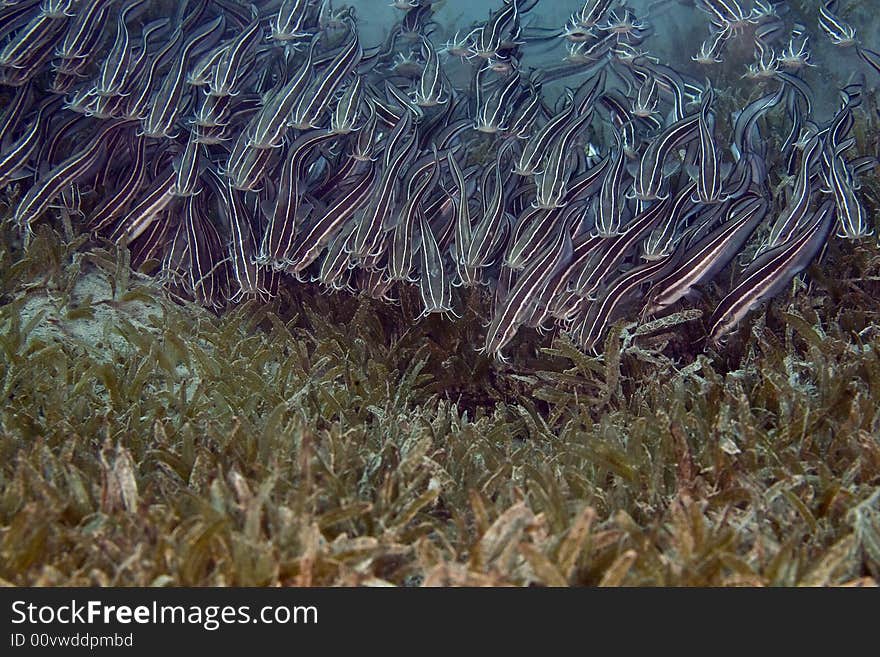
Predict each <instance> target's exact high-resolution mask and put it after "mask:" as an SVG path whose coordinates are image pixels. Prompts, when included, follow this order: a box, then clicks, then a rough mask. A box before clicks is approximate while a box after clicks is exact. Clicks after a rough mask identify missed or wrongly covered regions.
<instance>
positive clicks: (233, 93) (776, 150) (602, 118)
mask: <svg viewBox="0 0 880 657" xmlns="http://www.w3.org/2000/svg"><path fill="white" fill-rule="evenodd" d="M392 4H393V6H394V7H395V9H396V10H397V18H396V21H395V22H394V23H393V24H391V25H389V26H388V29H387V38H386V39H385V40H384V41H382V42H381V43H364V42H362V37H361V32H360V31H359V19H358V14H357V11H356V10H355V9H354V8H352V7H348V6H344V5H342V4H341V3H338V2H333V3H331V2H330V0H280V1H279V0H262V1H260V2H244V1H236V0H181V1H180V2H175V3H163V2H157V1H155V0H153V1H151V0H124V1H123V0H91V1H89V0H0V97H3V98H4V99H5V103H4V111H3V120H2V123H0V131H2V134H0V189H2V190H3V194H4V197H5V199H6V203H7V204H8V206H9V208H10V210H9V214H10V218H11V219H10V220H11V221H12V222H14V224H15V225H16V226H17V227H18V229H20V231H21V235H22V236H23V238H24V239H25V240H26V239H27V238H28V236H29V235H30V233H31V232H32V231H33V229H34V226H35V225H36V223H37V222H39V221H57V214H58V210H59V208H63V209H64V210H65V211H66V212H67V213H68V214H74V215H78V216H79V217H81V218H82V220H83V222H84V224H85V225H86V226H87V229H88V230H89V231H90V232H91V233H92V234H93V235H95V237H96V238H99V239H104V240H111V241H113V242H115V243H118V244H122V245H127V247H128V248H129V249H130V250H131V258H132V262H133V264H134V265H139V264H140V263H144V262H146V261H150V260H152V261H158V262H160V263H161V266H160V268H159V273H158V275H159V276H160V277H161V279H162V280H163V281H164V283H165V284H166V285H167V286H168V287H169V288H170V289H171V290H173V291H174V293H175V294H177V295H179V296H182V297H185V298H189V299H193V300H195V301H197V302H199V303H201V304H203V305H206V306H209V307H213V308H220V307H222V306H224V305H225V304H227V303H229V302H238V301H240V300H242V299H245V298H254V297H256V298H260V299H268V298H270V297H272V296H273V295H274V294H276V293H277V290H278V288H279V286H280V285H290V284H292V285H297V284H307V285H319V286H323V288H326V289H329V290H347V291H349V292H352V293H365V294H368V295H370V296H372V297H375V298H377V299H382V300H386V301H389V302H393V301H394V300H395V299H396V298H397V297H398V296H399V295H400V294H401V293H402V290H403V289H404V288H406V287H414V288H415V289H417V290H418V296H419V298H420V300H421V306H422V316H427V315H429V314H432V313H439V314H442V315H444V316H446V317H447V318H448V320H449V321H455V319H456V317H457V316H458V315H459V314H460V313H461V312H462V308H461V304H462V303H463V301H462V300H461V299H462V298H466V295H460V294H456V293H454V289H455V288H459V287H472V288H481V289H484V290H485V291H486V293H487V294H490V295H491V296H492V299H493V312H492V314H491V316H489V317H486V318H485V319H486V324H487V328H486V333H485V341H484V343H483V344H482V345H475V346H476V347H478V348H480V349H485V350H486V351H487V352H488V353H490V354H492V355H493V356H495V357H497V358H499V359H504V353H505V348H506V347H507V346H508V345H509V344H510V341H511V340H512V339H513V338H514V336H515V335H516V333H517V331H518V330H519V329H520V328H521V327H523V326H527V327H531V328H534V329H537V330H539V331H540V332H542V333H544V332H562V333H565V334H566V335H568V336H569V337H570V338H571V339H572V341H573V342H574V343H575V344H577V345H579V346H580V347H581V348H582V349H584V350H594V351H595V350H601V345H602V341H603V338H604V336H605V335H606V333H607V332H608V330H609V328H610V327H611V326H612V325H613V324H614V323H616V322H617V321H619V320H620V319H621V318H627V319H631V320H633V321H637V320H640V319H645V318H647V317H651V316H655V315H659V314H662V313H664V312H669V309H670V308H673V307H674V306H676V305H677V304H686V303H687V297H688V296H689V294H690V293H691V291H692V290H695V289H698V288H699V287H700V286H702V285H706V284H707V283H709V282H710V281H713V280H714V281H715V282H716V284H723V285H726V286H727V289H726V290H725V291H726V295H724V296H723V298H722V299H721V301H720V302H719V303H718V304H717V307H716V308H715V309H714V313H713V314H712V316H711V317H710V318H709V321H708V324H707V328H708V332H709V339H710V340H712V341H714V342H716V343H718V342H721V341H723V339H724V337H725V336H726V335H727V334H728V333H730V332H731V331H732V330H733V329H734V327H735V326H737V325H738V324H739V323H740V322H742V321H748V320H747V316H748V314H749V312H750V311H751V310H752V309H753V308H755V307H756V306H757V305H758V304H760V303H761V302H763V301H765V300H767V299H769V298H771V297H772V296H774V295H776V294H778V293H780V292H781V291H783V290H784V289H786V288H787V287H788V286H789V284H790V283H791V281H792V279H793V278H794V277H795V276H797V275H798V274H800V273H801V272H803V271H804V270H805V269H806V267H807V266H808V265H809V264H810V263H811V262H813V261H814V260H816V259H817V258H819V257H821V254H822V252H823V249H824V247H825V246H826V244H827V243H828V241H829V240H831V239H844V240H860V239H865V238H868V237H870V236H871V235H872V234H873V233H872V227H871V225H870V224H871V222H870V220H869V218H868V212H867V210H866V208H865V203H864V199H863V198H862V189H861V185H860V179H861V178H863V177H865V176H875V175H876V166H877V160H876V157H875V155H876V153H874V154H872V153H857V152H854V151H855V150H856V148H854V147H855V138H854V135H853V125H854V121H855V119H854V112H856V111H869V112H872V113H873V112H876V111H877V108H876V107H865V105H866V104H867V101H866V98H867V95H866V94H865V85H864V82H863V81H864V80H866V79H868V76H877V75H878V74H880V54H878V53H877V52H876V51H875V50H872V49H871V48H870V47H869V44H865V43H862V41H861V40H860V38H859V36H858V34H857V33H856V30H855V29H854V27H853V26H852V25H850V24H849V23H847V21H846V20H845V16H846V13H847V7H846V3H845V2H838V1H837V0H828V1H824V2H816V3H815V8H814V9H813V11H814V15H813V16H810V17H809V18H810V19H811V20H810V24H812V25H814V32H815V33H812V32H810V30H808V29H807V27H806V26H805V21H804V22H802V15H801V14H799V13H798V12H797V11H795V10H794V9H793V8H792V7H789V6H788V4H787V3H785V2H771V1H770V0H754V2H747V1H746V0H693V1H692V2H686V1H680V2H662V1H661V2H657V3H653V4H651V5H649V6H647V7H645V8H643V9H642V10H641V11H639V10H636V9H634V8H633V7H631V6H628V5H627V3H626V2H624V1H623V0H587V2H586V3H584V4H581V3H580V2H577V3H572V5H573V6H572V8H571V11H572V13H571V17H570V19H569V20H568V22H567V23H566V24H564V25H543V24H542V21H541V11H540V7H539V0H492V1H489V2H486V3H484V4H485V18H484V20H481V21H478V22H475V23H473V24H469V25H462V26H456V27H457V28H459V27H460V29H458V31H457V32H455V33H454V35H452V36H450V37H449V39H448V41H446V42H445V43H441V42H439V38H438V29H437V27H438V26H437V24H436V22H435V20H434V18H435V12H436V11H437V1H436V0H396V1H395V2H393V3H392ZM557 4H558V3H557ZM663 5H674V7H675V9H676V11H687V12H692V13H693V15H694V17H695V19H697V20H700V21H702V22H703V23H705V26H706V32H705V36H706V38H705V41H704V42H703V43H702V44H701V45H700V46H699V47H697V48H694V52H692V53H687V55H688V57H689V61H688V65H687V66H682V65H681V64H680V63H676V62H668V63H666V62H662V61H661V60H660V58H659V57H657V56H654V55H653V54H652V51H651V43H652V39H657V38H658V36H659V35H658V34H657V32H656V31H655V29H654V26H653V23H652V15H653V13H654V12H655V11H657V10H661V9H662V6H663ZM361 11H362V9H361ZM815 26H817V27H818V29H815ZM818 39H825V40H827V42H828V44H830V46H832V47H833V48H834V49H835V51H837V49H839V51H840V52H841V53H842V54H844V53H845V54H846V56H849V57H851V58H852V60H853V62H855V63H857V65H858V67H859V68H860V69H861V71H860V73H859V75H854V76H853V77H852V79H851V81H850V82H851V83H850V84H847V85H846V86H843V87H842V88H840V89H831V90H829V89H823V90H821V92H822V93H823V94H826V95H827V94H829V93H830V94H833V95H834V96H835V97H837V101H836V109H835V111H834V112H833V113H832V114H831V115H830V116H829V117H822V118H820V117H819V116H818V113H817V112H815V111H814V104H815V96H814V93H816V92H815V90H814V89H812V88H811V87H810V85H808V84H807V82H806V80H805V78H804V75H803V73H804V71H806V70H807V69H808V68H810V67H814V66H817V65H821V64H820V63H819V62H815V61H813V57H812V52H811V50H812V43H811V41H812V42H815V41H816V40H818ZM731 50H735V52H736V53H742V52H747V53H748V54H749V58H748V61H746V62H743V63H742V80H743V84H744V85H746V87H747V89H748V90H749V94H748V96H749V100H748V102H745V103H744V104H743V105H742V106H740V107H737V108H736V110H735V111H733V112H731V111H729V108H728V109H726V110H724V111H723V112H722V111H721V110H720V109H719V107H720V105H721V103H720V102H719V97H720V95H721V94H723V93H724V91H725V90H724V89H721V88H716V87H714V86H713V71H714V70H716V68H717V67H718V66H719V65H720V64H721V63H722V62H724V61H725V57H727V56H728V52H729V51H731ZM533 53H539V54H540V60H541V61H543V62H545V63H546V62H555V63H551V64H550V65H544V66H535V65H534V64H533V62H534V61H535V60H536V59H537V58H536V57H535V56H534V55H533ZM737 56H739V55H737ZM695 66H696V67H697V68H698V69H699V70H700V71H701V72H702V75H701V76H700V77H699V78H698V77H697V76H695V75H693V70H694V67H695ZM684 69H687V70H688V71H690V72H691V73H690V74H688V73H685V72H684ZM872 82H876V79H874V80H873V81H872ZM560 88H561V89H563V91H562V92H561V93H559V92H558V89H560ZM551 90H552V91H551ZM780 180H781V181H782V183H781V184H777V181H780ZM732 264H733V266H734V271H735V276H734V278H733V279H732V280H733V282H732V283H730V280H731V277H730V276H729V275H727V276H726V277H725V278H724V280H723V281H719V280H718V279H719V273H720V272H721V271H722V270H725V269H726V268H728V266H729V265H732Z"/></svg>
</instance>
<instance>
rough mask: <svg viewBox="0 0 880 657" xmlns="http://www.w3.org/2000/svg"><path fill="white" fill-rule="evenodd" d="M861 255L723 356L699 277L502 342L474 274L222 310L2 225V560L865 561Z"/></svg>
mask: <svg viewBox="0 0 880 657" xmlns="http://www.w3.org/2000/svg"><path fill="white" fill-rule="evenodd" d="M878 276H880V250H878V248H877V245H876V241H875V240H874V239H873V238H872V239H871V240H868V241H865V242H864V243H861V244H857V245H855V246H854V245H852V244H847V245H846V251H845V252H843V251H841V252H837V251H835V250H834V247H832V249H831V251H830V252H829V253H828V254H826V256H825V258H824V259H823V261H822V262H821V263H820V264H819V265H814V266H813V267H812V268H811V270H810V276H809V279H808V281H809V283H808V284H804V283H799V282H798V284H796V285H795V286H793V289H792V291H791V292H790V293H788V294H783V295H780V297H778V298H777V299H775V300H774V301H773V302H772V303H771V304H770V305H769V307H767V308H764V309H761V310H759V311H757V312H756V313H755V315H754V319H755V321H749V322H744V323H743V324H742V329H741V330H740V331H739V332H738V333H737V334H736V335H734V336H733V337H732V338H731V340H730V342H729V343H728V345H727V346H726V347H725V348H724V349H723V350H721V351H711V350H706V349H704V348H703V346H702V343H701V342H700V341H699V339H700V337H701V336H702V335H704V334H705V326H704V325H703V322H704V321H705V318H704V317H701V308H709V307H711V305H710V303H709V302H708V301H707V303H706V304H705V307H703V306H701V304H700V302H696V303H692V304H691V305H690V306H688V308H690V309H691V310H689V311H686V312H680V313H678V314H673V316H672V317H671V319H669V320H667V321H666V323H665V324H664V323H659V324H658V323H653V324H651V325H647V326H642V327H636V326H634V325H623V324H621V325H618V326H617V327H616V329H615V330H614V331H612V332H611V334H610V336H609V337H608V339H607V340H606V343H605V345H604V354H603V355H602V356H592V355H585V354H582V353H580V352H579V351H578V350H577V349H575V348H574V347H573V346H572V345H571V344H569V343H568V342H566V341H565V340H564V339H562V338H559V339H556V340H555V341H551V340H550V339H549V338H548V339H542V338H541V337H540V336H538V335H537V334H533V335H522V336H520V337H518V339H517V340H516V341H515V343H514V344H513V345H512V349H511V356H512V360H511V363H510V364H509V365H502V364H499V363H497V362H495V361H493V360H492V359H491V358H489V357H487V356H484V355H482V354H480V353H478V352H477V351H476V350H475V349H474V345H476V344H480V341H479V339H478V338H479V336H480V335H481V334H482V331H484V330H485V329H484V327H483V321H484V315H482V314H481V313H483V312H485V311H486V309H487V307H488V306H487V305H486V304H487V302H486V301H485V300H481V299H480V296H479V294H471V295H470V297H469V298H461V299H459V300H458V301H459V303H460V304H462V306H460V307H463V308H464V309H465V312H464V316H463V318H462V319H461V320H459V321H457V322H447V321H444V320H439V319H438V320H423V321H416V320H415V319H414V317H415V315H417V314H418V312H419V309H418V307H417V304H416V302H415V300H412V302H411V303H410V301H409V300H407V299H402V300H401V302H400V304H399V305H397V306H387V305H383V304H379V303H378V302H375V301H373V300H370V299H366V298H356V297H351V296H348V295H345V296H321V295H316V294H314V293H313V292H312V291H311V290H309V291H306V292H304V291H303V289H302V288H297V287H292V288H290V289H285V290H283V291H282V294H281V295H280V297H279V298H277V299H276V300H275V301H273V302H272V303H270V304H268V305H265V304H259V303H257V302H248V303H245V304H243V305H240V306H237V307H232V308H230V309H228V310H227V311H226V312H223V313H221V314H219V315H217V314H213V313H211V312H210V311H207V310H205V309H203V308H199V307H196V306H194V305H191V304H186V303H180V302H178V301H175V300H173V299H170V298H168V296H167V295H166V294H165V293H164V292H163V291H162V289H161V288H160V287H159V286H158V284H157V283H155V282H154V281H153V280H152V279H151V278H149V277H146V276H142V275H140V274H137V273H130V272H129V268H128V262H127V260H126V257H125V252H123V251H116V250H113V249H108V248H105V247H101V246H96V245H94V244H90V243H88V242H86V241H85V240H84V239H81V238H80V239H77V240H73V241H68V240H65V239H64V238H62V237H61V236H60V235H58V234H57V233H55V232H54V231H53V230H51V229H49V228H48V227H47V226H40V227H39V228H38V231H37V234H36V235H35V237H34V239H32V240H31V243H30V244H29V246H28V248H27V249H23V248H22V247H21V246H20V245H19V244H18V240H17V239H16V238H15V236H14V235H13V234H12V233H10V232H9V231H8V229H4V233H3V239H2V240H0V293H2V306H0V381H2V386H3V406H2V410H0V582H3V583H6V584H14V585H86V586H88V585H123V586H128V585H135V586H142V585H168V586H177V585H230V586H232V585H235V586H238V585H257V586H264V585H279V584H280V585H388V584H391V585H399V586H412V585H420V584H421V585H481V584H489V585H516V586H521V585H551V586H564V585H572V586H584V585H586V586H592V585H643V586H653V585H686V586H706V585H711V586H726V585H856V586H863V585H876V583H877V579H878V577H880V408H878V403H877V402H878V399H880V329H878V325H880V324H878V319H880V301H878V299H880V295H878V291H880V283H878V281H880V278H878ZM706 294H707V295H708V296H711V295H712V294H713V292H712V290H707V291H706Z"/></svg>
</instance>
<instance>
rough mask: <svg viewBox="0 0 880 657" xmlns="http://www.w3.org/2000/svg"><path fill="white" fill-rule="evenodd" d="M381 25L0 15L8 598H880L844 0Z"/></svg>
mask: <svg viewBox="0 0 880 657" xmlns="http://www.w3.org/2000/svg"><path fill="white" fill-rule="evenodd" d="M394 5H395V8H396V10H398V13H397V17H396V19H395V22H394V23H393V24H391V25H389V26H388V30H387V39H386V40H385V41H384V42H383V43H381V44H379V45H378V46H377V45H375V44H368V43H362V41H361V37H360V31H359V29H358V26H359V20H360V19H359V16H358V10H361V11H363V7H362V4H361V5H359V6H358V10H356V9H355V8H353V7H350V6H343V5H342V4H341V3H333V4H331V3H330V2H317V1H314V0H283V1H277V0H275V1H273V0H266V1H263V2H256V3H250V2H237V1H235V0H194V1H188V2H159V1H147V0H128V1H122V0H105V1H97V2H76V1H74V0H40V1H33V0H18V1H17V2H9V1H7V2H0V95H2V97H3V98H4V100H5V110H4V113H3V120H2V122H0V183H2V197H0V208H2V211H3V215H4V220H3V222H2V224H0V233H2V234H0V238H2V239H0V381H2V385H3V399H4V405H3V407H2V410H0V582H2V583H10V584H16V585H24V584H43V585H59V584H68V585H139V586H140V585H203V584H217V585H274V584H282V585H346V584H347V585H386V584H393V585H403V586H411V585H418V584H426V585H448V584H452V585H456V584H459V585H460V584H468V585H474V584H495V585H553V586H562V585H693V586H696V585H796V584H797V585H838V584H848V585H875V584H876V581H877V578H878V575H880V411H878V404H877V400H878V399H880V352H878V348H880V332H878V328H877V327H878V319H880V307H878V301H877V299H878V298H880V283H878V282H880V252H878V247H877V240H876V237H875V236H874V234H873V228H872V226H873V225H874V224H875V223H876V211H877V207H878V206H880V196H878V194H880V184H878V180H877V176H876V167H877V161H876V155H877V143H876V134H877V127H878V123H880V119H878V113H877V109H878V104H877V99H876V96H875V91H874V87H875V86H876V83H877V81H878V80H880V55H878V53H877V52H876V51H875V50H874V49H872V44H871V43H868V42H863V40H862V38H861V37H860V36H859V35H861V34H865V35H867V36H872V37H873V36H875V35H876V34H877V30H876V29H874V30H873V32H872V31H871V30H872V27H871V25H872V24H871V21H870V20H869V19H870V18H871V17H870V16H869V15H868V14H867V13H866V10H865V8H864V6H863V4H862V3H858V2H855V1H853V2H848V3H845V2H836V1H830V2H819V3H810V2H797V1H794V0H792V1H791V2H779V3H770V2H754V3H752V4H748V3H746V2H743V1H742V0H725V2H716V1H715V0H697V1H696V2H680V3H679V2H676V3H666V2H660V3H643V4H642V5H636V4H634V3H622V2H616V1H614V0H589V1H588V2H586V4H582V3H580V2H577V3H572V5H573V6H572V8H571V11H572V12H573V13H572V15H571V18H570V19H569V21H568V22H567V23H566V24H564V25H542V24H541V21H540V9H539V8H538V7H539V3H538V1H537V0H519V1H505V0H498V1H497V2H492V3H486V4H485V11H484V12H483V16H482V17H481V18H480V19H479V20H477V21H475V22H473V23H465V24H461V25H455V26H451V27H452V29H450V26H446V27H443V26H441V25H439V24H437V23H435V22H434V20H433V18H434V14H435V12H437V13H438V14H439V12H440V11H442V5H443V3H435V2H431V1H428V0H413V1H408V0H407V1H404V2H395V3H394ZM670 6H672V7H674V8H675V11H676V12H681V13H683V14H685V15H687V16H689V17H691V19H692V20H693V23H694V25H695V26H696V30H697V32H700V33H701V37H700V38H705V39H706V40H705V43H703V44H702V45H701V46H700V45H699V39H698V40H697V41H695V42H692V41H690V40H688V41H686V42H685V43H687V44H693V47H692V48H690V49H692V50H693V52H690V51H689V52H687V53H682V52H675V55H676V58H675V61H668V62H666V61H664V62H661V59H660V57H659V56H655V55H654V54H652V53H653V50H652V48H653V46H654V44H655V42H662V40H663V34H662V33H659V32H658V31H656V30H655V28H654V24H655V22H656V23H657V24H658V25H660V24H663V23H662V21H663V15H662V14H663V12H664V11H666V9H667V8H668V7H670ZM873 20H874V22H875V23H876V19H873ZM852 25H857V26H858V27H859V35H857V34H856V33H855V30H854V29H853V27H852ZM682 29H684V28H682ZM441 31H445V32H447V34H441ZM693 33H696V32H689V34H693ZM442 38H448V41H447V42H446V43H445V44H444V43H441V41H442ZM662 46H663V44H662V43H660V44H658V47H659V49H662V50H664V52H668V44H666V46H667V47H666V48H665V49H664V48H663V47H662ZM878 46H880V44H876V43H875V44H873V47H874V48H877V47H878ZM814 48H815V50H814ZM675 50H676V49H673V51H675ZM814 53H816V54H815V55H814ZM841 61H848V62H851V63H852V67H851V68H852V69H853V70H857V71H858V73H857V74H855V75H851V76H848V77H844V78H843V79H841V78H840V75H839V73H840V68H841V64H840V62H841ZM843 68H846V66H844V67H843ZM758 308H763V310H758Z"/></svg>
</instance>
